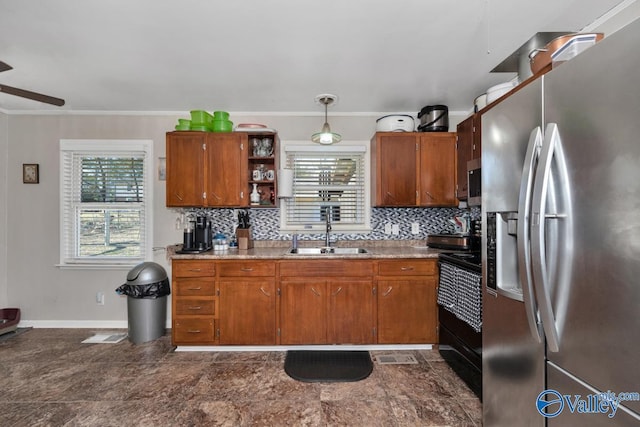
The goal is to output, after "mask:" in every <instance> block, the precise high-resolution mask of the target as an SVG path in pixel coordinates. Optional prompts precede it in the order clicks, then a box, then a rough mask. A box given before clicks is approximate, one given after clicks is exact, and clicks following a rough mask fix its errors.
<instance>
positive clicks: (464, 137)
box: [456, 116, 474, 200]
mask: <svg viewBox="0 0 640 427" xmlns="http://www.w3.org/2000/svg"><path fill="white" fill-rule="evenodd" d="M473 118H474V116H471V117H469V118H468V119H466V120H463V121H462V122H460V123H459V124H458V128H457V131H458V132H457V134H458V135H457V137H458V141H457V144H456V163H457V164H456V176H457V179H456V181H457V185H456V187H457V191H456V195H457V197H458V199H460V200H466V199H467V197H468V196H469V189H468V188H467V185H468V183H467V162H468V161H469V160H471V159H472V158H473V125H474V123H473V122H474V120H473Z"/></svg>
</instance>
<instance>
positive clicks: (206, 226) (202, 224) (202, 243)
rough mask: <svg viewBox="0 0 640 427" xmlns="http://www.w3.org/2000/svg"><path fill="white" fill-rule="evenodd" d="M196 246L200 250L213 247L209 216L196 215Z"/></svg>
mask: <svg viewBox="0 0 640 427" xmlns="http://www.w3.org/2000/svg"><path fill="white" fill-rule="evenodd" d="M194 231H195V248H196V249H198V250H204V251H206V250H209V249H211V247H212V246H211V222H210V221H209V218H208V217H207V216H204V215H202V216H197V217H196V227H195V230H194Z"/></svg>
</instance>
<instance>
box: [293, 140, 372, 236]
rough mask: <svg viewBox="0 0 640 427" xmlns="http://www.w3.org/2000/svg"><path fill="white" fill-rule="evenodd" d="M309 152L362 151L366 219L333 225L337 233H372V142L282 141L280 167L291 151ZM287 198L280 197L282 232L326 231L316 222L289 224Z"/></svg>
mask: <svg viewBox="0 0 640 427" xmlns="http://www.w3.org/2000/svg"><path fill="white" fill-rule="evenodd" d="M294 151H297V152H308V153H319V152H327V153H344V152H348V153H353V152H361V153H362V156H363V163H364V171H363V174H364V176H363V184H364V189H363V191H364V205H363V209H364V212H363V217H364V221H363V223H362V224H361V225H354V224H338V223H334V224H332V225H331V227H332V232H335V233H349V234H368V233H371V180H370V176H371V172H370V171H371V158H370V157H371V156H369V155H368V153H370V142H369V141H342V142H340V143H339V144H338V145H330V146H326V145H323V146H319V145H317V144H313V143H311V142H307V141H288V142H282V144H281V148H280V155H281V158H282V159H283V161H282V162H281V164H280V167H281V168H283V167H285V166H286V163H287V160H286V159H287V153H289V152H294ZM287 203H288V199H287V198H282V199H280V232H281V233H299V234H318V233H325V231H326V229H325V225H324V224H314V225H310V226H304V227H301V226H297V225H293V224H288V223H287V220H286V216H287V215H286V209H287Z"/></svg>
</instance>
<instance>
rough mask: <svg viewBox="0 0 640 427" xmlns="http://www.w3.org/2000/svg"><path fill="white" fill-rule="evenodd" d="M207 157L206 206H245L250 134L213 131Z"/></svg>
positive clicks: (247, 195)
mask: <svg viewBox="0 0 640 427" xmlns="http://www.w3.org/2000/svg"><path fill="white" fill-rule="evenodd" d="M206 158H207V161H206V162H205V174H206V181H205V182H206V206H246V205H247V200H248V198H249V194H248V193H247V192H246V190H245V187H246V182H247V180H248V172H247V135H246V134H243V133H235V132H232V133H218V134H211V137H210V138H208V144H207V154H206Z"/></svg>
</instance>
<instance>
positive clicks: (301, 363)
mask: <svg viewBox="0 0 640 427" xmlns="http://www.w3.org/2000/svg"><path fill="white" fill-rule="evenodd" d="M284 370H285V372H286V373H287V375H289V376H290V377H291V378H293V379H295V380H298V381H303V382H349V381H360V380H363V379H365V378H367V377H368V376H369V375H370V374H371V371H373V362H372V361H371V357H370V356H369V352H368V351H331V350H330V351H316V350H290V351H287V357H286V358H285V361H284Z"/></svg>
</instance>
